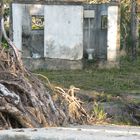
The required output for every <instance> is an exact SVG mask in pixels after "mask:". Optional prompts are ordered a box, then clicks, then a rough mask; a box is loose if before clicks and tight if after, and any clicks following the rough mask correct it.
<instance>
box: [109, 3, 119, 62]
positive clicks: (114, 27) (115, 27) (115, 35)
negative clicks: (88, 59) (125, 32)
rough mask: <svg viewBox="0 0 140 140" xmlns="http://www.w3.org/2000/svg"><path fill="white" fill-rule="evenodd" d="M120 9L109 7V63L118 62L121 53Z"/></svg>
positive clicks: (113, 6) (115, 6)
mask: <svg viewBox="0 0 140 140" xmlns="http://www.w3.org/2000/svg"><path fill="white" fill-rule="evenodd" d="M118 21H119V7H118V5H110V6H109V7H108V32H107V46H108V48H107V61H108V62H115V63H116V62H117V61H118V52H119V47H120V43H119V38H120V34H119V22H118Z"/></svg>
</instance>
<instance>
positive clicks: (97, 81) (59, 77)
mask: <svg viewBox="0 0 140 140" xmlns="http://www.w3.org/2000/svg"><path fill="white" fill-rule="evenodd" d="M36 72H37V73H40V74H43V75H45V76H47V77H48V78H49V80H50V81H51V83H53V84H55V85H59V86H61V87H69V86H70V85H75V86H76V87H79V88H81V89H84V90H97V91H105V92H108V93H111V94H115V93H116V94H118V93H140V58H139V59H138V60H137V61H135V62H130V61H128V60H126V59H122V61H121V66H120V69H110V70H107V69H98V68H95V67H94V66H93V67H90V68H86V69H84V70H61V71H48V70H38V71H36Z"/></svg>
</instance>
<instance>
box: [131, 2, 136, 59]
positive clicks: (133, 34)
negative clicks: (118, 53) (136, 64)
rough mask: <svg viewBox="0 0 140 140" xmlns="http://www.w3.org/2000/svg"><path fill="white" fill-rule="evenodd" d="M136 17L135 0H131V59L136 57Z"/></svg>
mask: <svg viewBox="0 0 140 140" xmlns="http://www.w3.org/2000/svg"><path fill="white" fill-rule="evenodd" d="M136 24H137V17H136V0H131V57H132V60H135V59H136V58H137V49H136V48H137V47H136V46H137V25H136Z"/></svg>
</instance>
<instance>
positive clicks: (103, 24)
mask: <svg viewBox="0 0 140 140" xmlns="http://www.w3.org/2000/svg"><path fill="white" fill-rule="evenodd" d="M107 21H108V20H107V16H106V15H103V16H101V29H107V24H108V22H107Z"/></svg>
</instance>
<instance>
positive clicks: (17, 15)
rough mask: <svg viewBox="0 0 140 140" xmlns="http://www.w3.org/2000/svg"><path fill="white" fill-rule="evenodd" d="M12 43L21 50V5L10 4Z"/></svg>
mask: <svg viewBox="0 0 140 140" xmlns="http://www.w3.org/2000/svg"><path fill="white" fill-rule="evenodd" d="M12 19H13V42H14V44H15V45H16V47H17V48H18V49H19V50H22V5H21V4H12Z"/></svg>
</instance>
